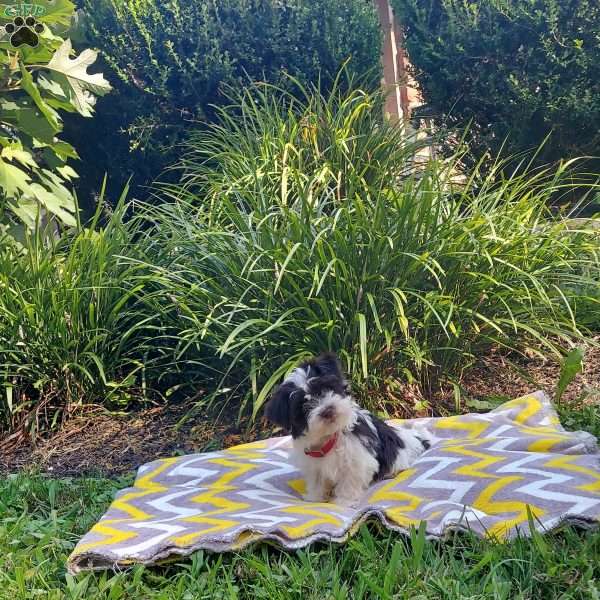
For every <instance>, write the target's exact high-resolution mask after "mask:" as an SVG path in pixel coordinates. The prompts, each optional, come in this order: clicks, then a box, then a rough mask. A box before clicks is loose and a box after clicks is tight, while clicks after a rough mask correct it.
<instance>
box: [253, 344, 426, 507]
mask: <svg viewBox="0 0 600 600" xmlns="http://www.w3.org/2000/svg"><path fill="white" fill-rule="evenodd" d="M265 416H266V417H267V419H269V421H272V422H273V423H276V424H277V425H279V426H281V427H283V428H284V429H286V430H288V431H289V432H291V434H292V439H293V450H292V454H291V459H292V462H294V464H295V465H296V466H297V467H298V468H299V469H300V470H301V471H302V473H303V475H304V478H305V480H306V500H308V501H310V502H326V501H328V500H333V501H334V502H336V503H337V504H341V505H346V506H353V505H356V503H357V502H358V501H359V500H360V498H361V496H362V495H363V494H364V493H365V492H366V490H367V488H368V487H369V486H370V485H371V484H372V483H374V482H376V481H379V480H380V479H385V478H388V477H394V476H395V475H396V474H397V473H399V472H400V471H403V470H404V469H407V468H408V467H410V466H411V465H412V464H413V463H414V461H415V460H416V459H417V457H418V456H420V455H421V454H422V453H423V452H424V451H425V450H427V449H428V448H429V447H430V445H431V443H432V440H433V437H432V436H431V435H430V434H429V433H427V432H426V431H425V430H414V429H395V428H393V427H390V426H389V425H387V424H386V423H384V422H383V421H381V420H380V419H378V418H377V417H376V416H374V415H372V414H371V413H370V412H369V411H367V410H364V409H361V408H360V407H359V406H358V405H357V404H356V402H354V400H353V399H352V396H351V395H350V389H349V386H348V383H347V381H346V379H345V378H344V375H343V374H342V371H341V368H340V364H339V361H338V359H337V357H336V356H335V354H323V355H321V356H319V357H318V358H315V359H312V360H309V361H306V362H304V363H303V364H301V365H300V366H299V367H297V368H296V369H294V371H293V372H292V373H291V374H290V375H289V376H288V377H287V378H286V379H285V380H284V382H283V383H282V384H281V385H280V386H279V387H278V388H277V389H276V390H275V392H274V394H273V396H272V398H271V399H270V401H269V403H268V404H267V406H266V410H265Z"/></svg>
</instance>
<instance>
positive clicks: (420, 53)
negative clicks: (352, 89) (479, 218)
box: [392, 0, 600, 164]
mask: <svg viewBox="0 0 600 600" xmlns="http://www.w3.org/2000/svg"><path fill="white" fill-rule="evenodd" d="M392 4H393V6H394V9H395V10H396V11H397V12H398V14H399V16H400V19H401V22H402V23H403V25H404V28H405V31H406V44H407V48H408V52H409V55H410V59H411V62H412V64H413V65H414V67H415V72H416V78H417V80H418V82H419V84H420V86H421V88H422V90H423V93H424V96H425V99H426V101H427V102H428V104H430V106H431V109H432V112H433V113H434V114H437V115H439V120H440V121H441V122H443V123H444V124H446V125H449V126H450V127H454V126H457V125H458V126H461V127H462V126H463V125H465V124H466V123H468V122H471V123H472V128H471V134H472V140H471V142H472V148H473V150H474V152H475V153H476V154H477V155H478V156H482V155H483V154H484V153H485V152H487V151H488V150H490V151H491V154H492V156H495V155H497V153H498V151H499V150H500V148H501V147H502V145H503V143H504V141H505V138H506V137H507V136H508V144H507V146H506V148H505V150H506V151H507V152H508V153H513V152H517V151H521V150H524V149H526V150H529V149H531V148H537V147H538V146H539V145H540V144H541V143H542V142H543V140H544V139H545V138H546V136H547V135H548V134H549V133H552V136H551V138H550V141H549V143H547V144H546V145H545V146H544V148H543V150H542V152H541V153H540V155H539V162H540V164H544V163H546V162H549V161H552V160H556V159H562V158H569V157H573V156H582V155H595V156H598V154H599V153H600V133H599V132H600V33H599V32H600V5H599V4H598V2H596V1H595V0H571V1H569V2H565V1H563V0H535V1H533V2H532V1H530V0H490V1H487V2H454V1H452V0H431V1H430V2H425V3H423V2H420V1H419V0H392Z"/></svg>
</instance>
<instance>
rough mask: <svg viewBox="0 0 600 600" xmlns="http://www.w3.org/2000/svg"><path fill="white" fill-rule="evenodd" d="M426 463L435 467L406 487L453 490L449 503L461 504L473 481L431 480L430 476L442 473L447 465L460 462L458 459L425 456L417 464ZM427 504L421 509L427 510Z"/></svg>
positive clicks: (473, 483)
mask: <svg viewBox="0 0 600 600" xmlns="http://www.w3.org/2000/svg"><path fill="white" fill-rule="evenodd" d="M426 462H435V463H436V464H435V466H434V467H432V468H431V469H429V471H427V472H425V473H423V474H422V475H419V476H418V477H417V478H416V479H415V480H414V481H413V482H412V483H411V484H410V485H409V486H408V487H409V488H424V489H428V488H429V489H436V490H453V491H452V493H451V494H450V497H449V498H448V501H449V502H455V503H457V504H463V502H462V499H463V498H464V496H465V495H466V493H467V492H468V491H469V490H470V489H471V488H472V487H473V486H474V485H475V482H474V481H463V482H460V481H449V480H446V479H431V476H432V475H435V474H436V473H439V472H440V471H443V470H444V469H445V468H446V467H448V466H449V465H452V464H455V463H457V462H461V459H460V458H449V457H441V456H425V457H423V458H421V460H420V461H419V464H423V463H426ZM428 507H429V504H426V505H425V506H423V507H422V510H427V509H428Z"/></svg>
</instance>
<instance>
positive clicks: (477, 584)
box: [0, 407, 600, 600]
mask: <svg viewBox="0 0 600 600" xmlns="http://www.w3.org/2000/svg"><path fill="white" fill-rule="evenodd" d="M562 420H563V422H564V423H565V424H566V425H567V426H568V427H569V428H572V429H578V428H581V429H587V430H589V431H592V433H594V434H596V435H598V433H599V432H600V426H599V421H600V419H599V418H598V409H597V408H595V407H594V408H586V409H583V410H577V411H564V410H563V411H562ZM130 482H131V478H119V479H112V480H111V479H103V478H96V479H92V478H87V479H50V478H48V477H44V476H41V475H38V474H26V473H24V474H19V475H14V476H11V477H8V478H4V479H1V480H0V515H2V520H1V521H0V598H1V599H2V600H4V599H7V600H8V599H11V600H16V599H22V598H48V599H63V598H68V599H75V598H85V599H87V598H107V599H111V600H115V599H119V598H126V599H134V600H135V599H138V598H139V599H144V600H145V599H153V600H154V599H165V600H167V599H168V600H171V599H173V600H176V599H181V600H196V599H201V598H210V599H213V598H214V599H218V598H302V599H303V600H309V599H315V600H317V599H318V600H323V599H329V598H336V599H337V598H351V599H357V600H358V599H360V598H411V599H412V600H416V599H418V598H495V599H496V598H506V599H515V598H543V599H551V598H565V599H566V598H586V599H589V598H600V532H587V533H585V532H578V531H575V530H573V529H570V528H566V529H564V530H562V531H561V532H558V533H555V534H550V535H548V536H546V537H542V536H539V535H538V536H536V537H535V538H533V539H520V540H517V541H515V542H513V543H510V544H497V543H492V542H490V541H481V540H478V539H476V538H474V537H472V536H470V535H465V534H457V535H456V536H454V537H453V538H451V539H450V540H448V541H446V542H444V543H429V542H426V541H425V540H424V539H423V537H422V536H420V535H419V534H418V533H416V532H414V533H413V536H412V538H411V540H408V539H406V538H405V537H403V536H401V535H399V534H396V533H390V532H387V531H382V530H381V529H380V528H379V527H378V526H377V525H375V524H372V525H369V526H364V527H363V528H362V529H361V530H360V532H359V534H358V535H357V536H356V537H354V538H353V539H352V540H351V541H349V542H348V543H347V544H345V545H342V546H337V545H331V546H330V545H325V544H320V545H313V546H311V547H310V549H308V550H304V551H300V552H296V553H293V552H283V551H280V550H277V549H274V548H271V547H267V546H254V547H253V548H251V549H249V550H246V551H243V552H240V553H238V554H226V555H221V556H219V555H209V554H205V553H203V552H198V553H196V554H195V555H194V556H193V557H192V558H191V559H185V560H183V559H182V560H180V561H178V562H177V563H176V564H173V565H171V566H168V567H160V568H142V567H137V568H133V569H131V570H129V571H127V572H123V573H118V574H114V573H112V572H106V573H99V574H83V575H81V576H78V577H76V578H73V577H71V576H69V575H67V574H66V573H65V566H64V565H65V561H66V559H67V556H68V554H69V552H70V551H71V549H72V548H73V547H74V545H75V543H76V541H77V540H78V538H79V537H80V536H81V535H82V534H83V533H84V532H85V531H86V530H87V529H88V528H89V527H90V526H91V525H92V524H93V523H94V522H95V521H96V519H97V518H98V517H99V516H100V515H101V514H102V513H103V511H104V510H105V509H106V508H107V506H108V504H109V503H110V501H111V498H112V496H113V494H114V492H115V491H116V490H117V489H119V488H121V487H123V486H126V485H128V484H129V483H130Z"/></svg>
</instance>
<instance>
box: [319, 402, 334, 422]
mask: <svg viewBox="0 0 600 600" xmlns="http://www.w3.org/2000/svg"><path fill="white" fill-rule="evenodd" d="M320 415H321V419H323V420H325V421H334V420H335V407H334V406H331V405H329V406H326V407H325V408H324V409H323V410H322V411H321V412H320Z"/></svg>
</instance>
